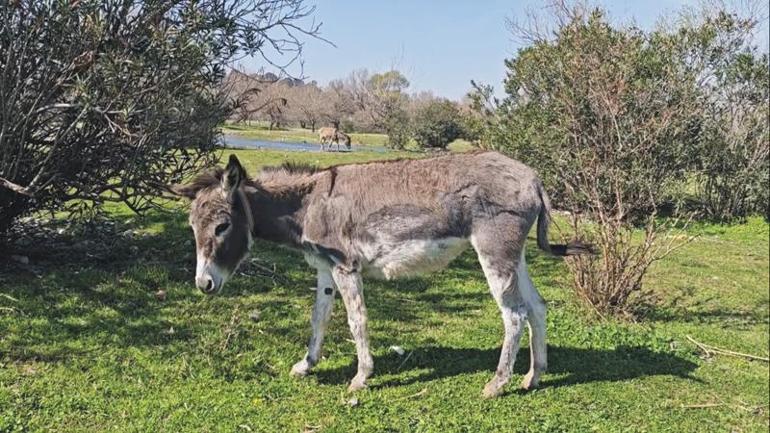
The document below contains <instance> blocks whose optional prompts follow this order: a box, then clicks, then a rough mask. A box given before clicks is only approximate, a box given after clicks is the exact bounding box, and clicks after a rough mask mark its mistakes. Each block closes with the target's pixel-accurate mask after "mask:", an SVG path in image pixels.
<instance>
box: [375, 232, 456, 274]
mask: <svg viewBox="0 0 770 433" xmlns="http://www.w3.org/2000/svg"><path fill="white" fill-rule="evenodd" d="M468 245H469V242H468V240H467V239H464V238H442V239H414V240H406V241H401V242H398V243H393V244H385V245H377V246H376V247H375V246H372V245H368V246H364V248H363V249H364V251H366V252H367V254H365V255H366V256H367V262H366V263H365V264H364V267H363V268H364V269H363V270H364V274H366V275H368V276H371V277H374V278H384V279H386V280H390V279H393V278H396V277H404V276H411V275H419V274H424V273H428V272H432V271H437V270H440V269H443V268H445V267H446V265H448V264H449V262H451V261H452V260H453V259H454V258H456V257H457V256H458V255H460V253H462V252H463V251H464V250H465V249H466V248H468Z"/></svg>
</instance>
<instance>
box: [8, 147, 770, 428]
mask: <svg viewBox="0 0 770 433" xmlns="http://www.w3.org/2000/svg"><path fill="white" fill-rule="evenodd" d="M235 152H236V153H237V154H238V155H239V157H240V158H241V159H242V160H243V161H245V164H246V165H247V166H248V167H249V169H250V171H252V172H254V171H255V170H256V169H257V168H258V167H259V166H261V165H264V164H275V163H278V162H281V161H282V160H283V159H284V158H287V157H288V158H290V159H292V160H301V159H307V160H309V162H311V163H314V164H318V165H323V166H325V165H329V164H334V163H339V162H353V161H356V160H360V159H361V158H375V157H397V156H404V155H406V156H413V155H415V154H413V153H405V154H404V155H399V154H382V155H381V154H375V153H369V152H367V153H365V154H363V153H362V154H344V155H340V154H318V153H312V154H311V153H282V152H275V151H235ZM110 212H111V214H112V216H113V217H114V218H115V219H116V220H117V221H118V222H119V227H118V229H117V230H118V231H119V232H120V231H123V230H126V229H129V228H130V229H134V230H136V231H137V233H138V234H137V236H134V237H132V238H120V239H115V240H114V242H112V243H111V244H110V245H109V246H108V247H107V248H103V249H100V250H98V251H95V252H92V255H90V256H89V255H86V254H85V253H82V252H81V253H78V252H77V251H76V250H73V251H70V252H55V251H51V252H50V254H47V255H46V254H44V255H42V256H39V257H33V258H32V264H31V265H32V268H30V269H27V270H23V269H20V268H14V267H10V266H6V267H3V268H0V294H2V295H0V431H2V432H6V431H9V432H10V431H67V432H77V431H83V432H93V431H129V432H133V431H136V432H146V431H153V432H154V431H173V432H176V431H195V432H198V431H224V432H239V431H243V432H248V431H255V432H256V431H263V432H282V431H289V432H301V431H324V432H326V431H329V432H350V431H378V432H379V431H426V432H428V431H430V432H453V431H468V432H478V431H500V432H511V431H581V432H582V431H612V432H616V431H617V432H621V431H629V432H636V431H670V432H679V431H702V432H714V431H741V432H751V431H757V432H760V431H767V428H768V391H769V389H768V380H769V377H768V365H767V364H766V363H762V362H756V361H747V360H744V359H741V358H733V357H724V356H716V357H713V358H708V359H706V358H703V357H701V353H700V352H699V351H698V350H697V348H695V347H694V346H693V345H692V344H691V343H689V342H688V341H687V339H686V336H687V335H690V336H692V337H693V338H695V339H697V340H699V341H702V342H704V343H707V344H711V345H715V346H720V347H724V348H729V349H732V350H737V351H741V352H747V353H753V354H759V355H763V356H767V353H768V350H769V348H768V338H770V336H769V334H768V305H769V301H768V289H769V288H768V279H769V278H770V276H769V275H768V260H770V259H769V258H768V236H769V231H768V224H767V223H765V222H764V221H762V220H760V219H751V220H750V221H749V222H748V223H747V224H744V225H737V226H717V225H701V226H698V227H696V228H693V229H691V232H692V233H693V234H699V235H700V237H699V238H698V239H697V240H696V241H694V242H692V243H691V244H689V245H687V246H686V247H684V248H682V249H680V250H678V251H677V252H676V253H674V254H673V255H672V256H671V257H670V258H669V259H668V260H666V261H663V262H660V263H658V264H657V265H656V266H655V267H654V268H653V270H652V272H651V274H650V276H649V278H648V280H647V284H648V285H649V286H650V287H653V288H654V289H655V290H656V293H658V295H659V296H660V297H661V306H660V307H659V308H657V309H656V310H655V311H653V312H652V313H651V315H650V318H649V319H648V320H647V321H644V322H641V323H626V322H616V321H604V322H602V321H597V320H595V319H593V318H591V317H590V316H589V315H588V314H586V312H585V310H584V309H583V308H581V307H580V306H579V305H578V304H577V302H576V301H575V299H574V297H573V295H572V293H571V292H570V290H569V275H568V274H567V271H566V268H565V266H564V264H563V263H562V262H561V261H560V260H558V259H553V258H550V257H546V256H544V255H542V254H540V253H539V252H538V251H537V250H535V249H534V248H533V247H530V248H529V250H528V252H527V256H528V261H529V263H530V273H531V275H532V276H533V278H534V280H535V283H536V285H537V286H538V287H539V289H540V291H541V293H542V294H543V296H544V297H545V298H546V300H548V303H549V315H548V332H549V356H550V359H549V361H550V362H549V364H550V365H549V367H550V368H549V372H548V373H547V374H546V375H545V376H544V378H543V381H542V386H543V388H542V389H540V390H537V391H534V392H531V393H520V392H518V391H517V390H516V384H515V383H512V384H511V385H510V387H509V392H508V393H507V394H506V395H505V396H503V397H502V398H499V399H496V400H491V401H487V400H483V399H481V397H480V391H481V388H482V387H483V385H484V383H485V382H486V381H487V380H488V379H489V378H490V377H491V375H492V373H493V370H494V368H495V366H496V363H497V357H498V355H499V352H498V350H499V346H500V343H501V339H502V324H501V323H500V317H499V314H498V311H497V307H496V306H495V304H494V302H493V301H492V299H491V297H490V296H489V294H488V290H487V288H486V284H485V281H484V278H483V275H482V273H481V272H480V270H479V266H478V263H477V261H476V259H475V257H474V255H473V254H472V253H471V252H468V253H466V254H464V255H462V256H461V257H460V258H459V259H458V260H457V261H456V262H454V263H453V264H452V265H451V266H450V268H449V269H447V270H445V271H442V272H440V273H437V274H433V275H430V276H426V277H422V278H415V279H410V280H403V281H395V282H377V281H367V286H366V296H367V306H368V308H369V315H370V327H371V330H370V334H371V339H372V348H373V352H374V356H375V376H374V377H373V378H372V379H371V385H370V389H369V390H366V391H364V392H361V393H359V394H358V395H357V397H358V399H359V405H358V406H356V407H350V406H349V405H348V404H347V403H346V402H347V401H348V399H349V398H350V396H348V395H347V394H346V392H345V388H346V381H347V380H349V379H350V378H351V377H352V376H353V374H354V371H355V350H354V347H353V344H352V343H351V342H350V341H349V338H350V337H349V332H348V330H347V324H346V321H345V315H344V308H343V306H342V304H341V301H340V300H337V302H336V305H335V312H334V316H333V319H332V323H331V325H330V329H329V333H328V337H327V340H326V345H325V350H324V353H325V356H326V358H325V359H323V360H322V362H321V363H320V364H319V365H318V367H317V370H316V373H315V374H313V375H312V376H310V377H308V378H306V379H304V380H295V379H292V378H291V377H289V374H288V371H289V369H290V368H291V365H292V364H293V363H294V362H296V361H297V360H299V359H300V357H301V356H302V355H303V353H304V350H305V349H304V346H305V343H306V340H307V338H308V336H309V317H310V308H311V305H312V302H313V292H311V291H309V290H308V287H311V286H312V285H313V284H314V275H313V273H312V272H311V270H310V268H309V267H308V266H307V265H305V264H304V262H303V260H302V257H301V255H300V254H298V253H296V252H292V251H288V250H285V249H283V248H279V247H276V246H275V245H271V244H267V243H263V242H258V243H257V244H256V245H255V246H254V249H253V257H254V258H255V260H256V263H258V264H261V265H264V266H267V267H270V268H272V267H273V266H274V267H275V270H276V272H277V273H278V274H279V275H280V276H281V277H282V278H279V279H277V280H276V281H273V280H272V279H271V278H268V277H264V276H260V273H261V272H260V268H259V267H257V266H255V265H253V264H249V263H247V264H246V266H244V268H243V271H244V272H245V273H247V274H249V275H239V276H237V277H235V278H234V279H233V280H232V281H230V282H229V283H228V286H227V287H226V288H225V293H223V294H222V295H221V296H218V297H204V296H203V295H201V294H199V293H198V290H197V289H195V288H194V287H193V285H192V280H193V272H194V268H195V263H194V260H195V251H194V246H193V243H192V233H191V232H190V230H189V228H188V227H187V226H186V214H185V213H184V210H183V209H171V210H170V211H169V212H157V213H151V214H149V215H147V216H145V217H143V218H136V217H134V216H132V215H131V214H129V213H128V212H127V211H126V209H124V208H120V207H116V208H112V209H111V211H110ZM530 245H532V243H530ZM159 289H163V290H165V291H167V293H168V297H167V299H166V300H165V301H159V300H157V299H156V298H155V297H154V293H155V292H156V291H157V290H159ZM3 295H7V296H3ZM253 310H258V311H259V312H260V313H261V318H260V319H259V321H256V322H255V321H252V320H249V318H248V315H249V313H250V312H251V311H253ZM392 345H398V346H402V347H403V348H404V349H405V350H406V354H407V355H408V356H407V355H405V356H403V357H401V356H398V355H397V354H396V353H394V352H392V351H390V350H389V349H388V348H389V347H390V346H392ZM523 346H524V347H523V349H522V351H521V352H520V353H519V357H518V361H517V364H516V372H517V374H519V375H520V374H523V373H524V372H525V370H526V367H527V365H528V362H529V361H528V359H529V356H528V354H527V348H526V346H527V345H526V339H524V340H523ZM704 404H706V405H713V406H711V407H702V408H688V407H687V406H691V405H704Z"/></svg>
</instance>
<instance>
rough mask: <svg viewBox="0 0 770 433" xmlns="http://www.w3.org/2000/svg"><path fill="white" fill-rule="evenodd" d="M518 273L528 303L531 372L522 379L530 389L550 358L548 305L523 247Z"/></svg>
mask: <svg viewBox="0 0 770 433" xmlns="http://www.w3.org/2000/svg"><path fill="white" fill-rule="evenodd" d="M517 274H518V277H519V290H520V291H521V295H522V297H523V298H524V302H525V304H526V305H527V325H528V326H529V350H530V358H529V359H530V365H529V372H528V373H527V374H526V375H525V376H524V379H523V380H522V381H521V387H522V388H524V389H527V390H528V389H532V388H536V387H537V385H538V383H539V382H540V375H541V374H542V373H543V372H544V371H545V369H546V367H547V365H548V360H547V347H546V333H545V314H546V306H545V302H544V301H543V298H542V297H541V296H540V293H538V291H537V289H536V288H535V285H534V284H533V283H532V279H531V278H530V277H529V272H527V262H526V260H525V259H524V249H523V248H522V251H521V259H520V260H519V266H518V271H517Z"/></svg>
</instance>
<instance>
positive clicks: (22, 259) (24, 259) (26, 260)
mask: <svg viewBox="0 0 770 433" xmlns="http://www.w3.org/2000/svg"><path fill="white" fill-rule="evenodd" d="M11 260H13V261H14V262H17V263H21V264H22V265H28V264H29V257H27V256H21V255H18V254H11Z"/></svg>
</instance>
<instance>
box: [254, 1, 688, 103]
mask: <svg viewBox="0 0 770 433" xmlns="http://www.w3.org/2000/svg"><path fill="white" fill-rule="evenodd" d="M691 3H693V0H689V1H688V0H685V1H682V0H639V1H621V0H607V1H604V2H603V4H604V6H605V7H606V8H607V9H608V11H609V13H610V16H611V17H612V19H613V20H615V21H618V22H623V23H627V22H632V21H633V22H635V23H637V25H639V26H640V27H642V28H651V27H652V26H654V25H655V23H656V22H657V20H658V17H660V16H662V15H669V16H670V15H671V14H673V13H675V12H676V11H677V10H679V9H680V8H681V7H682V6H683V5H687V4H691ZM543 4H544V3H543V2H540V1H533V0H528V1H510V0H508V1H501V0H481V1H470V0H468V1H460V0H445V1H440V0H431V1H428V0H414V1H407V0H388V1H354V0H326V1H319V2H317V11H316V14H315V19H316V20H317V21H321V22H323V27H322V35H323V37H325V38H327V39H329V40H330V41H332V42H334V44H335V45H336V47H333V46H330V45H327V44H324V43H322V42H320V41H312V40H311V41H308V42H307V44H306V46H305V54H304V75H305V76H306V77H307V78H308V79H309V80H316V81H318V82H319V83H320V84H326V83H327V82H328V81H329V80H331V79H335V78H342V77H344V76H346V75H348V74H349V73H350V72H351V71H353V70H354V69H361V68H366V69H368V70H369V71H383V70H387V69H390V68H391V67H395V68H396V69H398V70H400V71H402V72H404V74H405V75H406V76H407V78H408V79H409V81H410V83H411V86H410V91H411V92H418V91H432V92H433V93H434V94H436V95H439V96H444V97H448V98H452V99H459V98H461V97H462V96H463V95H464V94H465V93H466V92H467V91H468V90H469V89H470V80H471V79H475V80H477V81H480V82H484V83H489V84H493V85H494V86H495V88H496V89H499V88H500V83H501V81H502V79H503V78H504V76H505V68H504V65H503V60H504V59H505V58H509V57H511V56H512V55H513V54H514V53H515V52H516V50H517V48H518V47H519V45H518V42H517V41H515V40H513V39H512V37H511V35H510V33H509V32H508V30H507V28H506V25H505V20H506V18H507V17H516V16H522V15H521V14H522V13H523V12H524V9H525V8H527V7H534V8H541V7H542V5H543ZM241 64H242V67H244V68H245V69H247V70H257V69H259V68H260V67H261V66H264V65H263V63H262V62H260V61H259V59H250V60H248V59H247V60H244V61H242V62H241ZM294 73H295V74H296V71H295V72H294Z"/></svg>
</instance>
